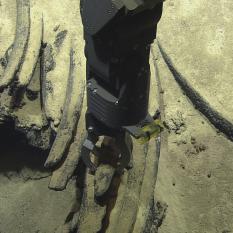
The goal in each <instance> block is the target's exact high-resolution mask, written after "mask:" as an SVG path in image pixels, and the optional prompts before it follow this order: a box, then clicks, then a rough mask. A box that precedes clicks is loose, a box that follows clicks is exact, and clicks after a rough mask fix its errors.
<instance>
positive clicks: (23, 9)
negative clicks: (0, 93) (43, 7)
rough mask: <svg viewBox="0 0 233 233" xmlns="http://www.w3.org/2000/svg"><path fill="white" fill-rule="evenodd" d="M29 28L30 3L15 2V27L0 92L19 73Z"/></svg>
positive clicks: (0, 83)
mask: <svg viewBox="0 0 233 233" xmlns="http://www.w3.org/2000/svg"><path fill="white" fill-rule="evenodd" d="M29 28H30V2H29V0H17V26H16V35H15V41H14V46H13V50H12V52H11V54H10V58H9V63H8V65H7V67H6V69H5V71H4V73H3V76H2V77H1V79H0V90H2V89H3V88H5V87H7V86H8V85H9V84H10V83H11V82H13V81H14V78H15V77H16V75H17V72H19V70H20V68H21V65H22V62H23V58H24V55H25V50H26V47H27V44H28V38H29V32H30V30H29Z"/></svg>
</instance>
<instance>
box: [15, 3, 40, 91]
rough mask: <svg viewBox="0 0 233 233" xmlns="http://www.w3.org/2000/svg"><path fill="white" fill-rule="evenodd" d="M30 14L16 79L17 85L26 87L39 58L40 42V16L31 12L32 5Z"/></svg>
mask: <svg viewBox="0 0 233 233" xmlns="http://www.w3.org/2000/svg"><path fill="white" fill-rule="evenodd" d="M31 15H32V16H33V17H31V20H30V21H31V23H30V35H29V39H28V45H27V50H26V53H25V57H24V61H23V64H22V68H21V70H20V74H19V76H18V80H17V86H19V87H20V88H22V87H26V86H27V85H28V84H29V83H30V81H31V79H32V76H33V73H34V70H35V67H36V64H37V61H38V58H39V54H40V48H41V42H42V33H43V30H42V16H41V15H40V13H37V12H33V7H31Z"/></svg>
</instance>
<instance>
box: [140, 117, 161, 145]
mask: <svg viewBox="0 0 233 233" xmlns="http://www.w3.org/2000/svg"><path fill="white" fill-rule="evenodd" d="M163 129H164V127H163V124H162V122H161V120H160V119H156V120H154V121H153V122H151V123H149V124H147V125H145V126H143V127H142V128H141V130H142V135H141V136H140V137H139V138H138V139H137V141H138V142H139V143H140V144H145V143H147V142H149V141H150V139H151V138H157V137H158V136H159V134H160V133H161V132H162V131H163Z"/></svg>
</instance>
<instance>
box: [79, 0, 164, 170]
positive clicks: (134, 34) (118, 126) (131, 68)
mask: <svg viewBox="0 0 233 233" xmlns="http://www.w3.org/2000/svg"><path fill="white" fill-rule="evenodd" d="M149 1H150V4H149V3H148V2H149ZM151 2H153V4H151ZM162 6H163V3H162V2H161V1H159V2H158V0H157V1H156V0H154V1H153V0H145V1H144V0H113V1H111V0H83V1H81V6H80V9H81V16H82V22H83V26H84V39H85V56H86V59H87V62H86V70H87V73H86V83H87V112H86V129H87V131H88V134H87V138H86V139H85V141H84V144H83V147H82V151H81V156H82V158H83V161H84V163H85V164H86V166H87V167H89V168H90V170H91V171H93V172H94V171H95V170H96V166H95V165H94V164H93V163H92V162H91V158H90V153H91V152H93V153H94V154H95V155H97V156H98V154H99V153H100V151H99V148H98V147H97V146H96V145H95V144H96V142H97V141H98V139H99V136H110V137H113V138H115V141H116V145H117V146H118V147H119V149H120V151H121V155H120V156H119V162H118V172H120V173H121V172H122V171H123V169H124V168H127V167H130V161H131V152H132V141H131V137H130V135H132V136H134V137H135V138H140V137H141V136H143V134H144V136H145V134H146V136H148V137H149V138H150V132H149V131H146V132H143V131H142V130H141V129H142V127H144V126H146V125H148V124H151V123H153V121H154V119H153V117H152V116H150V115H149V114H148V101H149V88H150V66H149V54H150V44H151V43H152V42H153V40H154V39H155V38H156V31H157V23H158V21H159V19H160V17H161V14H162Z"/></svg>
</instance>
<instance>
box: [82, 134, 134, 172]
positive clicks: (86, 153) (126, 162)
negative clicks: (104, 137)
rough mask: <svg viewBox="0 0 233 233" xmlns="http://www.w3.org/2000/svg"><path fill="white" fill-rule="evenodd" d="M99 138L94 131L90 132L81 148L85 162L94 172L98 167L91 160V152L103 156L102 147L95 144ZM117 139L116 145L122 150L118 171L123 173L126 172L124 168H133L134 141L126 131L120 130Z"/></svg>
mask: <svg viewBox="0 0 233 233" xmlns="http://www.w3.org/2000/svg"><path fill="white" fill-rule="evenodd" d="M98 139H99V137H98V136H97V135H95V134H94V133H93V132H88V135H87V138H86V139H85V140H84V143H83V146H82V149H81V157H82V159H83V162H84V163H85V165H86V166H87V167H88V168H89V169H90V171H91V172H93V173H94V172H95V171H96V169H97V167H96V165H95V164H94V163H93V162H92V161H91V153H93V154H94V155H95V156H97V157H100V156H101V148H99V147H97V146H96V145H95V144H96V143H97V141H98ZM115 139H116V140H115V142H116V145H115V146H116V147H117V148H119V151H120V154H119V157H118V162H117V165H116V167H117V168H116V172H117V173H118V174H122V173H123V172H124V169H130V168H132V149H133V143H132V138H131V137H130V135H129V133H128V132H126V131H123V132H120V133H119V134H118V135H116V137H115Z"/></svg>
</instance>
